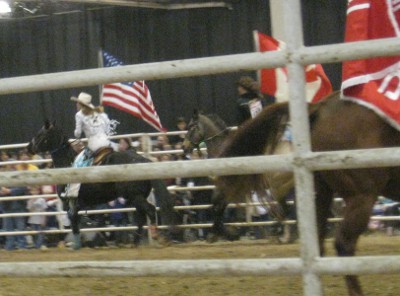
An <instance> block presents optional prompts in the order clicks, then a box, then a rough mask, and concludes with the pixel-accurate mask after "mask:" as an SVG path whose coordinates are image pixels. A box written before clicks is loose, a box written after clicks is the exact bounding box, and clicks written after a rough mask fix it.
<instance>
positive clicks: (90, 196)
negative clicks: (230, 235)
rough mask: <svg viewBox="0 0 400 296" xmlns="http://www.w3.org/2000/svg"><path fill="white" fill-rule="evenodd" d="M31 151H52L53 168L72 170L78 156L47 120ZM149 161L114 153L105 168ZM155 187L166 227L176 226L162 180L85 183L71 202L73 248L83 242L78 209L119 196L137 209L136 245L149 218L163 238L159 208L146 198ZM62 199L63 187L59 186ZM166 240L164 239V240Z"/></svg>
mask: <svg viewBox="0 0 400 296" xmlns="http://www.w3.org/2000/svg"><path fill="white" fill-rule="evenodd" d="M28 151H29V152H30V153H32V154H36V153H39V152H45V151H49V152H50V153H51V157H52V159H53V164H54V167H58V168H63V167H70V166H71V164H72V163H73V161H74V158H75V156H76V152H75V150H74V149H73V147H72V146H71V144H70V143H69V141H68V138H67V137H66V136H65V135H64V134H63V133H62V131H61V130H60V129H59V128H57V127H56V126H55V125H54V124H50V123H49V122H48V121H47V122H46V123H45V125H44V126H43V127H42V128H41V129H40V131H39V132H38V134H37V135H36V136H35V137H34V138H33V139H32V140H31V142H30V143H29V145H28ZM143 162H150V160H148V159H146V158H144V157H142V156H141V155H139V154H128V153H125V152H111V153H109V154H107V155H106V156H105V157H104V159H103V161H102V163H101V164H102V165H117V164H127V163H143ZM152 188H154V191H155V195H156V196H157V197H158V200H159V203H160V209H161V211H160V212H161V213H160V215H161V219H162V223H163V224H167V225H175V224H176V222H177V220H176V219H177V217H178V216H177V215H176V213H175V212H174V209H173V200H172V199H171V197H170V195H169V192H168V190H167V188H166V186H165V184H164V182H163V181H162V180H151V181H149V180H146V181H129V182H108V183H87V184H82V185H81V187H80V189H79V195H78V198H70V199H69V211H68V214H69V218H70V220H71V226H72V232H73V234H74V248H75V249H79V248H80V246H81V242H80V230H79V228H80V223H79V222H80V219H79V215H78V211H79V209H83V208H87V207H91V206H94V205H98V204H103V203H106V202H108V201H111V200H114V199H116V198H118V197H121V196H122V197H124V198H125V199H126V200H127V205H128V206H134V207H135V208H136V213H135V215H134V216H135V218H136V223H137V226H138V229H137V231H136V232H135V235H134V244H135V245H138V244H139V242H140V238H141V237H142V235H143V226H144V225H145V223H146V215H147V217H149V219H150V224H151V225H150V229H151V233H152V237H153V238H155V239H156V238H160V237H159V234H158V233H157V232H156V209H155V206H154V205H152V204H151V203H149V202H148V201H147V197H148V195H149V194H150V192H151V190H152ZM57 191H58V194H59V196H60V194H61V192H62V191H63V186H58V188H57ZM163 238H165V237H163Z"/></svg>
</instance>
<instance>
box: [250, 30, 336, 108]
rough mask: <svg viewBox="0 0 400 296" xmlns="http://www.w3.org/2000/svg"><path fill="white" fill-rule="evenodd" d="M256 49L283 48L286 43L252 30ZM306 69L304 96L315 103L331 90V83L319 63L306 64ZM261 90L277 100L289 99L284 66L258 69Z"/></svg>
mask: <svg viewBox="0 0 400 296" xmlns="http://www.w3.org/2000/svg"><path fill="white" fill-rule="evenodd" d="M254 39H255V44H256V50H257V51H261V52H263V51H274V50H281V49H284V48H285V46H286V44H285V43H284V42H282V41H279V40H277V39H274V38H272V37H270V36H267V35H264V34H262V33H259V32H258V31H254ZM305 71H306V98H307V101H309V102H312V103H316V102H318V101H320V100H321V99H322V98H324V97H325V96H326V95H328V94H330V93H331V92H332V85H331V82H330V81H329V78H328V77H327V76H326V74H325V72H324V69H323V68H322V66H321V65H320V64H318V65H308V66H307V67H306V69H305ZM259 80H260V83H261V92H262V93H267V94H269V95H271V96H274V97H275V98H276V100H277V101H278V102H284V101H287V100H288V99H289V95H288V77H287V69H286V68H276V69H262V70H261V71H259Z"/></svg>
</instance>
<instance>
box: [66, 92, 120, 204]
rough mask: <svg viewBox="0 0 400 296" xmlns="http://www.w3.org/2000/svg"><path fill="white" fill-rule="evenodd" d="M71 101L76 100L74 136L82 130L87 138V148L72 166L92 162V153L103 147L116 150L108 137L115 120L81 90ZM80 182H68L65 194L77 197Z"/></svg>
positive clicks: (115, 145)
mask: <svg viewBox="0 0 400 296" xmlns="http://www.w3.org/2000/svg"><path fill="white" fill-rule="evenodd" d="M71 101H74V102H76V107H77V109H78V112H77V113H76V114H75V130H74V135H75V137H76V138H80V137H81V136H82V132H83V133H85V136H86V137H87V138H88V145H87V149H88V150H89V151H90V152H89V151H88V150H87V149H84V150H83V151H82V152H81V153H80V154H79V155H78V156H77V157H76V159H75V161H74V164H73V166H74V167H82V166H88V165H91V163H92V158H91V157H88V155H92V154H93V153H95V152H96V151H97V150H99V149H100V148H103V147H112V148H113V149H114V150H115V151H118V144H117V143H113V142H111V141H110V140H109V139H108V136H109V135H110V134H112V133H113V131H114V128H115V125H116V124H117V122H116V121H115V120H110V119H109V118H108V115H107V114H106V113H104V109H103V107H102V106H98V107H95V106H94V105H93V104H92V96H91V95H90V94H88V93H84V92H81V93H80V94H79V96H78V97H71ZM79 188H80V183H74V184H69V185H68V186H67V190H66V193H65V196H67V197H77V196H78V193H79Z"/></svg>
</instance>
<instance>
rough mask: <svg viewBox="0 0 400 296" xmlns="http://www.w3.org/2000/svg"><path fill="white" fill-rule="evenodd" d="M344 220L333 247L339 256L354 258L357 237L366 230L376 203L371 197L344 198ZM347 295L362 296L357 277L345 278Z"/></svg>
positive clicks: (349, 276) (348, 276)
mask: <svg viewBox="0 0 400 296" xmlns="http://www.w3.org/2000/svg"><path fill="white" fill-rule="evenodd" d="M345 202H346V208H345V213H344V219H343V222H342V224H341V225H340V228H339V230H338V231H337V234H336V241H335V247H336V251H337V254H338V255H339V256H354V254H355V248H356V244H357V241H358V238H359V236H360V235H361V234H362V233H363V232H364V231H365V230H366V228H367V226H368V222H369V219H370V216H371V213H372V208H373V206H374V204H375V202H376V197H375V196H373V195H361V194H359V195H354V196H348V197H347V198H345ZM345 279H346V284H347V288H348V291H349V295H351V296H362V295H364V294H363V292H362V289H361V285H360V282H359V280H358V277H357V276H351V275H347V276H346V277H345Z"/></svg>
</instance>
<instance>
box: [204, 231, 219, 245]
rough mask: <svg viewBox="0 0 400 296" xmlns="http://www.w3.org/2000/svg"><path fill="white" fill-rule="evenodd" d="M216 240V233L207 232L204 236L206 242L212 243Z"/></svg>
mask: <svg viewBox="0 0 400 296" xmlns="http://www.w3.org/2000/svg"><path fill="white" fill-rule="evenodd" d="M217 241H218V235H216V234H213V233H209V234H208V235H207V238H206V242H208V243H210V244H212V243H215V242H217Z"/></svg>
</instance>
